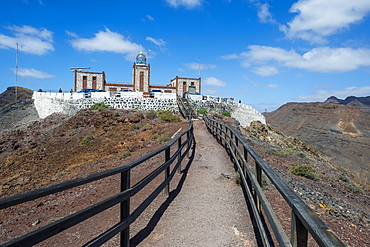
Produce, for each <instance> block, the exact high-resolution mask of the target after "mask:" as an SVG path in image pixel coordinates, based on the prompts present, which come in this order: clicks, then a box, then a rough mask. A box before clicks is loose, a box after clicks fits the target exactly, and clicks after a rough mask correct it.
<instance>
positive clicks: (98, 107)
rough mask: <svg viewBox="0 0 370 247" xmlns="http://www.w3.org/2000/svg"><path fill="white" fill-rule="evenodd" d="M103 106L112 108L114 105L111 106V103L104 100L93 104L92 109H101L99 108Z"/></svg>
mask: <svg viewBox="0 0 370 247" xmlns="http://www.w3.org/2000/svg"><path fill="white" fill-rule="evenodd" d="M102 108H112V107H111V106H109V105H106V104H104V102H100V103H95V104H93V105H92V106H90V109H91V110H99V109H102Z"/></svg>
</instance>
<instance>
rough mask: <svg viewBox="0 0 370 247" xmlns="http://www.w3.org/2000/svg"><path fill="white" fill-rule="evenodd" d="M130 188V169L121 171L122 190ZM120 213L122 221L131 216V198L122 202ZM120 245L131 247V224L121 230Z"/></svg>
mask: <svg viewBox="0 0 370 247" xmlns="http://www.w3.org/2000/svg"><path fill="white" fill-rule="evenodd" d="M129 188H130V170H127V171H124V172H121V192H123V191H125V190H128V189H129ZM120 211H121V212H120V214H121V221H123V220H125V219H126V218H127V217H128V216H130V198H128V199H127V200H125V201H123V202H121V204H120ZM120 235H121V238H120V242H121V243H120V246H121V247H129V246H130V226H127V227H126V228H125V229H124V230H123V231H121V234H120Z"/></svg>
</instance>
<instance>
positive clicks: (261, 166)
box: [204, 114, 346, 247]
mask: <svg viewBox="0 0 370 247" xmlns="http://www.w3.org/2000/svg"><path fill="white" fill-rule="evenodd" d="M204 120H205V122H206V125H207V128H208V130H209V132H210V133H212V134H213V136H214V137H215V138H216V139H217V140H218V142H220V144H222V145H223V146H224V148H225V149H227V150H228V151H229V153H230V155H231V158H232V160H233V162H234V164H235V166H236V167H237V170H238V172H239V174H240V178H241V181H242V186H243V187H244V189H245V191H246V194H247V197H248V199H249V201H250V203H251V206H252V211H253V214H254V217H255V219H256V222H257V226H258V230H259V232H260V234H261V237H262V242H263V244H264V246H273V243H271V240H269V238H268V229H266V227H265V226H264V224H263V223H262V221H263V219H262V209H263V210H264V213H265V215H266V217H267V220H268V222H269V224H270V227H271V229H272V230H273V233H274V236H275V238H276V240H277V242H278V243H279V246H294V247H295V246H299V247H301V246H302V247H303V246H307V243H308V232H309V233H310V234H311V236H312V237H313V239H314V240H315V241H316V243H317V244H318V245H319V246H327V247H329V246H330V247H332V246H336V247H337V246H338V247H340V246H346V245H345V244H344V243H343V242H342V241H341V240H340V239H339V238H338V237H337V236H336V235H335V233H334V232H333V231H332V230H331V229H330V228H329V227H328V226H327V225H326V224H325V223H324V222H323V221H322V220H321V219H320V218H319V217H318V216H317V214H316V213H315V212H314V211H313V210H312V209H311V208H310V207H309V206H308V205H307V204H306V203H305V202H304V201H303V200H302V199H301V198H300V197H299V196H298V195H297V194H296V193H295V192H294V191H293V190H292V189H291V188H290V187H289V186H288V185H287V184H286V183H285V182H284V181H283V180H282V179H281V178H280V177H279V176H278V175H277V174H276V172H275V171H274V170H273V169H272V168H271V167H270V166H269V165H268V164H267V163H266V162H265V161H264V160H263V159H262V158H261V157H260V156H259V155H258V154H257V153H256V152H255V151H254V150H253V149H252V148H250V147H249V145H248V144H247V143H246V142H245V141H244V139H242V138H241V137H240V135H239V134H238V133H237V132H235V131H234V130H233V129H231V128H229V127H228V126H226V125H225V124H222V123H219V122H217V121H214V120H212V119H210V118H209V116H208V114H206V115H205V117H204ZM234 139H235V141H234ZM239 143H240V144H241V147H240V148H241V149H242V150H240V148H239ZM248 154H250V156H251V157H252V158H253V159H254V161H255V164H256V166H255V167H256V175H254V174H253V173H252V171H251V169H250V167H249V165H248V162H247V157H248ZM262 172H263V173H264V174H265V175H266V176H267V177H268V178H269V179H270V181H271V182H272V183H273V184H274V186H275V187H276V188H277V190H278V191H279V193H280V194H281V195H282V196H283V198H284V199H285V201H286V202H287V203H288V205H289V206H290V208H291V209H292V219H291V231H290V233H291V238H290V241H289V239H288V237H287V236H286V233H285V232H284V230H283V228H282V227H281V224H280V222H279V220H278V219H277V217H276V215H275V213H274V211H273V209H272V207H271V205H270V203H269V202H268V200H267V198H266V196H265V195H264V193H263V191H262V188H261V184H262Z"/></svg>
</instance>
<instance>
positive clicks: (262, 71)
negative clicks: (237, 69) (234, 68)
mask: <svg viewBox="0 0 370 247" xmlns="http://www.w3.org/2000/svg"><path fill="white" fill-rule="evenodd" d="M252 72H253V73H255V74H257V75H260V76H273V75H277V74H279V70H278V69H277V68H275V67H273V66H262V67H257V68H254V69H253V70H252Z"/></svg>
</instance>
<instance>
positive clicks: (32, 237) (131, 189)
mask: <svg viewBox="0 0 370 247" xmlns="http://www.w3.org/2000/svg"><path fill="white" fill-rule="evenodd" d="M183 139H184V140H183ZM194 143H195V140H194V133H193V123H192V122H191V121H190V124H189V127H188V129H187V130H186V131H184V132H183V133H181V134H180V135H178V136H177V137H176V138H174V139H173V140H172V141H170V142H169V143H168V144H166V145H165V146H163V147H161V148H159V149H157V150H154V151H152V152H150V153H148V154H146V155H144V156H142V157H140V158H138V159H136V160H134V161H131V162H129V163H127V164H125V165H123V166H120V167H117V168H114V169H110V170H107V171H103V172H100V173H96V174H92V175H89V176H86V177H82V178H78V179H74V180H71V181H67V182H63V183H60V184H56V185H52V186H50V187H47V188H41V189H38V190H34V191H30V192H27V193H22V194H18V195H14V196H11V197H7V198H3V199H0V209H5V208H8V207H11V206H15V205H18V204H21V203H24V202H28V201H32V200H35V199H37V198H41V197H44V196H47V195H51V194H55V193H57V192H61V191H65V190H67V189H70V188H74V187H77V186H80V185H83V184H87V183H90V182H93V181H97V180H100V179H103V178H106V177H110V176H113V175H116V174H121V182H120V183H121V184H120V186H121V189H120V192H119V193H117V194H115V195H113V196H111V197H109V198H107V199H105V200H103V201H100V202H98V203H96V204H94V205H91V206H89V207H87V208H84V209H82V210H80V211H78V212H76V213H73V214H71V215H69V216H67V217H64V218H62V219H60V220H58V221H56V222H54V223H52V224H49V225H46V226H44V227H41V228H39V229H37V230H35V231H32V232H30V233H28V234H26V235H23V236H21V237H19V238H17V239H14V240H12V241H10V242H8V243H5V244H3V245H2V246H4V247H5V246H33V245H35V244H37V243H40V242H42V241H44V240H46V239H48V238H50V237H52V236H54V235H56V234H58V233H60V232H62V231H64V230H66V229H68V228H70V227H72V226H74V225H77V224H79V223H81V222H83V221H85V220H87V219H89V218H91V217H93V216H94V215H97V214H99V213H101V212H103V211H105V210H107V209H109V208H111V207H113V206H115V205H117V204H120V221H119V222H118V223H117V224H116V225H114V226H113V227H111V228H110V229H108V230H106V231H105V232H103V233H102V234H100V235H99V236H98V237H96V238H94V239H92V240H91V241H89V242H88V243H86V244H85V245H84V246H100V245H101V244H103V243H105V242H107V241H108V240H109V239H111V238H112V237H114V236H116V235H117V234H120V246H129V244H130V237H129V233H130V224H131V223H133V222H134V221H135V220H136V219H137V218H138V217H139V216H140V214H141V213H142V212H143V211H144V210H145V209H146V208H147V207H148V206H149V205H150V204H151V202H152V201H153V200H154V199H155V198H156V197H157V196H158V194H160V192H161V191H163V190H164V193H165V194H166V195H167V196H168V195H169V190H170V189H169V188H170V187H169V184H170V181H171V180H172V178H173V176H174V174H175V173H181V162H182V161H183V159H184V158H185V157H186V156H187V157H189V156H188V155H189V151H190V149H192V148H193V144H194ZM176 144H177V147H176ZM172 147H175V148H176V149H173V150H172V152H171V148H172ZM163 153H164V163H163V164H161V165H160V166H159V167H158V168H156V169H155V170H154V171H152V172H151V173H150V174H149V175H147V176H146V177H145V178H143V179H142V180H140V181H139V182H137V183H136V184H135V185H133V186H131V185H130V172H131V170H132V169H133V168H134V167H137V166H138V165H140V164H142V163H143V162H145V161H147V160H148V159H150V158H152V157H154V156H157V155H160V154H163ZM171 153H172V154H171ZM174 162H175V165H174V166H173V167H172V171H171V164H173V163H174ZM162 173H164V175H165V179H164V181H163V182H162V183H161V184H160V185H159V186H158V187H157V188H155V189H154V190H153V191H152V193H151V194H150V195H149V196H148V197H147V198H145V199H144V201H143V202H142V203H141V204H140V205H139V206H137V207H136V209H134V210H133V211H132V213H130V198H131V197H133V196H134V195H135V194H137V193H138V192H139V191H140V190H142V189H143V188H144V187H145V186H146V185H148V184H149V183H150V182H151V181H153V179H155V178H156V177H158V175H160V174H162Z"/></svg>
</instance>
